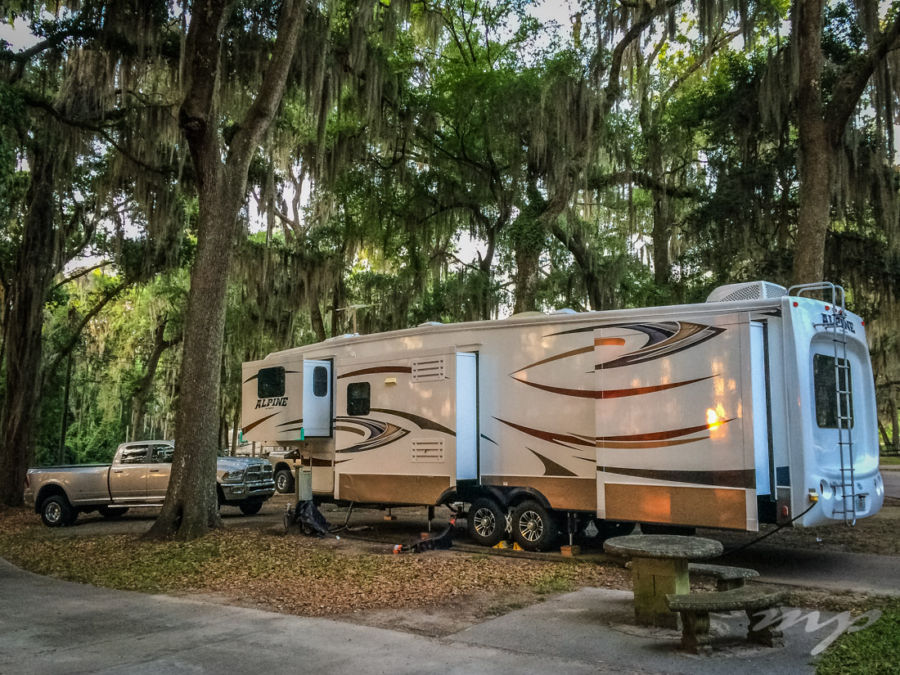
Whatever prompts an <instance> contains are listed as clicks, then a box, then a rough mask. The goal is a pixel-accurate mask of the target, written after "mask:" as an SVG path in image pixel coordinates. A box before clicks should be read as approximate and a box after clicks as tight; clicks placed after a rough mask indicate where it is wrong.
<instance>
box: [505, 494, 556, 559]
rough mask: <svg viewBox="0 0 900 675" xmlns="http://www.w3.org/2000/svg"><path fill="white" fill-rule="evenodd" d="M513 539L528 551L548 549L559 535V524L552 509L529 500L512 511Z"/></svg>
mask: <svg viewBox="0 0 900 675" xmlns="http://www.w3.org/2000/svg"><path fill="white" fill-rule="evenodd" d="M512 531H513V539H515V540H516V543H517V544H518V545H519V546H521V547H522V548H524V549H525V550H526V551H546V550H547V549H549V548H550V547H551V546H553V543H554V542H555V541H556V538H557V537H558V536H559V526H558V525H557V523H556V520H554V518H553V516H552V515H551V513H550V511H548V510H547V509H545V508H544V507H543V506H541V505H540V504H538V503H537V502H536V501H532V500H530V499H529V500H527V501H524V502H522V503H521V504H519V505H518V506H517V507H516V508H514V509H513V512H512Z"/></svg>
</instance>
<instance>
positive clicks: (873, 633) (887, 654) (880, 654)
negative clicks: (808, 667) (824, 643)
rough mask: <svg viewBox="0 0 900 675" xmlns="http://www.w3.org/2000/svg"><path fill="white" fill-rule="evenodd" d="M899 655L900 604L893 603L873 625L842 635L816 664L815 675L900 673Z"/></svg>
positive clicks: (881, 674) (883, 674) (885, 674)
mask: <svg viewBox="0 0 900 675" xmlns="http://www.w3.org/2000/svg"><path fill="white" fill-rule="evenodd" d="M897 654H900V604H898V603H893V604H891V605H888V606H887V607H885V608H884V610H883V613H882V615H881V617H880V618H879V619H878V620H877V621H875V622H874V623H872V624H871V625H867V626H865V627H864V628H862V629H861V630H858V631H856V632H852V633H850V632H848V633H844V634H843V635H841V637H839V638H838V639H837V641H835V643H834V644H832V645H831V646H830V647H829V648H828V649H827V650H826V651H825V653H824V654H823V655H822V657H821V659H820V660H819V662H818V663H817V664H816V675H838V674H840V675H849V674H851V673H865V674H866V675H888V674H889V673H900V664H898V663H897Z"/></svg>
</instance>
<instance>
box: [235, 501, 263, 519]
mask: <svg viewBox="0 0 900 675" xmlns="http://www.w3.org/2000/svg"><path fill="white" fill-rule="evenodd" d="M262 505H263V503H262V502H255V501H254V502H241V503H240V504H239V505H238V508H239V509H240V510H241V513H243V514H244V515H245V516H255V515H256V514H257V513H259V510H260V509H261V508H262Z"/></svg>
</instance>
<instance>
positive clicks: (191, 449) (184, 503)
mask: <svg viewBox="0 0 900 675" xmlns="http://www.w3.org/2000/svg"><path fill="white" fill-rule="evenodd" d="M228 11H229V3H228V2H226V1H225V0H209V1H208V2H202V1H199V0H198V2H195V3H194V4H193V6H192V14H191V25H190V29H189V31H188V37H187V42H186V46H185V57H184V59H185V64H186V66H185V70H186V73H187V81H188V88H187V93H186V95H185V99H184V101H183V103H182V105H181V109H180V111H179V122H180V124H181V127H182V128H183V129H184V132H185V136H186V138H187V141H188V147H189V149H190V152H191V162H192V164H193V166H194V172H195V174H196V180H197V192H198V205H199V215H198V227H197V254H196V258H195V259H194V264H193V266H192V268H191V289H190V292H189V294H188V306H187V314H186V316H185V329H184V351H183V354H182V367H181V380H180V383H179V399H178V409H177V411H176V414H175V455H174V457H173V462H172V474H171V478H170V479H169V487H168V490H167V492H166V499H165V502H164V503H163V507H162V511H161V512H160V514H159V517H158V518H157V520H156V522H155V523H154V524H153V527H151V528H150V531H149V532H148V533H147V536H148V537H150V538H176V539H182V540H189V539H195V538H198V537H201V536H203V535H205V534H206V533H207V532H208V531H209V530H210V529H211V528H215V527H219V526H221V523H222V521H221V519H220V518H219V513H218V501H217V494H216V480H215V478H216V456H217V452H216V449H217V438H218V434H217V429H216V425H217V423H218V409H219V398H220V397H219V388H220V385H221V379H222V378H221V373H220V368H221V362H222V353H223V343H224V328H225V292H226V288H227V280H228V270H229V267H230V263H231V251H232V249H233V248H234V240H235V236H236V234H237V231H236V230H237V228H236V224H237V217H238V213H239V212H240V208H241V205H242V204H243V203H244V198H245V195H246V191H247V174H248V171H249V169H250V160H251V159H252V158H253V155H254V153H255V152H256V151H257V149H258V147H259V143H260V141H261V139H262V136H263V135H264V134H265V132H266V130H268V128H269V126H270V125H271V123H272V119H273V118H274V116H275V113H276V111H277V109H278V105H279V103H280V101H281V99H282V97H283V95H284V89H285V84H286V82H287V76H288V72H289V70H290V66H291V61H292V60H293V55H294V52H295V51H296V47H297V37H298V34H299V31H300V24H301V17H302V14H303V3H300V2H294V1H292V0H285V1H284V3H283V4H282V8H281V15H280V17H279V21H278V31H277V34H278V37H277V38H276V40H275V45H274V47H273V50H272V55H271V58H270V59H269V62H268V65H267V67H266V72H265V75H264V77H263V79H262V82H261V83H260V86H259V92H258V94H257V96H256V99H255V100H254V101H253V104H252V105H251V106H250V108H249V109H248V111H247V113H246V115H245V117H244V119H243V120H242V122H241V123H240V124H239V125H237V131H236V133H235V134H234V136H233V137H232V138H231V143H230V145H229V146H228V149H227V151H226V150H225V148H223V146H222V140H221V136H220V133H219V121H220V111H219V109H218V85H219V79H220V77H221V75H220V72H219V69H220V65H221V63H220V60H221V58H220V57H221V51H222V48H223V30H224V27H225V17H226V14H227V12H228ZM223 157H224V161H223Z"/></svg>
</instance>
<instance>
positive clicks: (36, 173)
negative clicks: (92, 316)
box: [0, 139, 57, 506]
mask: <svg viewBox="0 0 900 675" xmlns="http://www.w3.org/2000/svg"><path fill="white" fill-rule="evenodd" d="M44 140H46V139H44ZM35 145H36V147H35V149H34V152H33V153H32V156H31V157H30V158H29V162H30V164H31V185H30V187H29V191H28V205H29V208H28V214H27V215H26V217H25V223H24V230H23V234H22V242H21V245H20V246H19V250H18V254H17V257H16V263H15V267H14V269H13V270H12V280H11V282H10V284H9V295H8V297H7V298H6V303H7V305H6V307H7V317H6V323H5V324H4V326H3V331H4V336H3V337H4V345H5V349H6V352H5V355H6V396H5V401H4V405H3V410H2V413H0V415H2V416H0V420H2V423H0V433H2V438H0V440H2V443H0V503H2V504H5V505H6V506H19V505H20V504H21V503H22V497H23V493H24V489H25V473H26V471H27V470H28V463H29V462H30V461H31V457H32V455H33V447H32V444H33V443H34V425H35V423H36V421H37V411H38V405H39V392H40V381H41V350H42V341H41V329H42V327H43V323H44V299H45V297H46V293H47V289H48V288H49V287H50V284H51V282H52V281H53V276H54V274H55V272H56V265H55V260H56V257H57V256H56V246H57V241H56V239H57V236H56V232H55V229H54V214H53V205H54V203H55V200H54V198H53V184H54V157H53V156H52V153H51V152H49V151H45V148H49V147H50V144H49V143H46V144H45V143H44V142H43V141H40V142H38V143H36V144H35Z"/></svg>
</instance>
